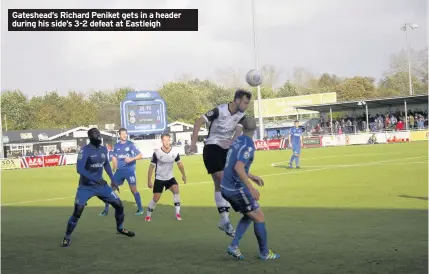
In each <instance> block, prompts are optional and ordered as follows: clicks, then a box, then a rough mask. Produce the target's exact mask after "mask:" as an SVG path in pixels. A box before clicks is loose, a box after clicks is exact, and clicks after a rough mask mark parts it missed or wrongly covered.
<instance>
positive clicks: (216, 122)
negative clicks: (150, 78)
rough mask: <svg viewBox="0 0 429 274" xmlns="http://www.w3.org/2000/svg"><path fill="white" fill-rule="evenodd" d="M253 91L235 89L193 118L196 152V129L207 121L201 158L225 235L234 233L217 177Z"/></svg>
mask: <svg viewBox="0 0 429 274" xmlns="http://www.w3.org/2000/svg"><path fill="white" fill-rule="evenodd" d="M251 99H252V94H251V93H250V92H249V91H246V90H241V89H239V90H237V91H236V92H235V95H234V100H233V101H232V102H230V103H229V104H222V105H219V106H218V107H216V108H214V109H213V110H211V111H209V112H207V113H206V114H203V115H202V116H201V117H200V118H199V119H197V120H196V121H195V124H194V131H193V133H192V140H191V152H194V153H195V152H197V140H198V132H199V131H200V128H201V126H202V125H203V124H204V123H209V124H210V131H209V135H208V136H207V139H206V141H205V146H204V150H203V161H204V165H205V167H206V169H207V173H208V174H210V175H211V176H212V179H213V182H214V185H215V193H214V196H215V202H216V207H217V209H218V212H219V216H220V221H219V224H218V227H219V229H220V230H222V231H224V232H225V233H226V234H227V235H228V236H231V237H234V233H235V231H234V227H233V226H232V224H231V221H230V219H229V208H230V204H229V203H228V202H227V201H226V200H225V199H224V198H223V197H222V195H221V193H220V181H221V180H222V177H223V169H224V167H225V163H226V155H227V153H228V149H229V147H230V145H231V143H232V141H233V140H235V138H237V137H238V136H240V135H241V133H242V132H243V130H242V122H243V120H244V117H245V114H244V111H246V109H247V108H248V106H249V104H250V100H251Z"/></svg>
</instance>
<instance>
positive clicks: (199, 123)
mask: <svg viewBox="0 0 429 274" xmlns="http://www.w3.org/2000/svg"><path fill="white" fill-rule="evenodd" d="M205 122H206V119H205V117H204V116H201V117H200V118H198V119H197V120H196V121H195V123H194V130H193V131H192V136H191V148H192V146H195V145H196V144H197V141H198V132H200V129H201V127H202V126H203V124H204V123H205Z"/></svg>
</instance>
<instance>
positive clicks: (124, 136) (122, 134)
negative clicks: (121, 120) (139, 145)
mask: <svg viewBox="0 0 429 274" xmlns="http://www.w3.org/2000/svg"><path fill="white" fill-rule="evenodd" d="M118 133H119V139H121V141H124V142H125V141H126V140H128V131H127V130H126V129H125V128H120V129H119V131H118Z"/></svg>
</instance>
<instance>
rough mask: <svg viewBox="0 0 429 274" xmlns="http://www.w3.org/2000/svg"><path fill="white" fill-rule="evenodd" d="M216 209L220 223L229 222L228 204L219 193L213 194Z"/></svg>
mask: <svg viewBox="0 0 429 274" xmlns="http://www.w3.org/2000/svg"><path fill="white" fill-rule="evenodd" d="M215 201H216V207H217V210H218V211H219V215H220V220H221V222H222V223H226V222H229V212H228V210H229V207H230V204H229V203H228V201H227V200H225V199H224V198H223V197H222V194H221V193H220V192H215Z"/></svg>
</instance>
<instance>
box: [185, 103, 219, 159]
mask: <svg viewBox="0 0 429 274" xmlns="http://www.w3.org/2000/svg"><path fill="white" fill-rule="evenodd" d="M218 117H219V109H218V108H214V109H212V110H210V111H209V112H207V113H206V114H203V115H201V117H200V118H198V119H197V120H196V121H195V124H194V130H193V131H192V137H191V151H193V152H196V151H195V150H196V146H197V141H198V132H200V129H201V127H202V126H203V124H204V123H210V122H213V121H214V120H216V119H217V118H218Z"/></svg>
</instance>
